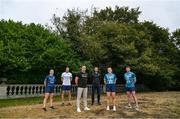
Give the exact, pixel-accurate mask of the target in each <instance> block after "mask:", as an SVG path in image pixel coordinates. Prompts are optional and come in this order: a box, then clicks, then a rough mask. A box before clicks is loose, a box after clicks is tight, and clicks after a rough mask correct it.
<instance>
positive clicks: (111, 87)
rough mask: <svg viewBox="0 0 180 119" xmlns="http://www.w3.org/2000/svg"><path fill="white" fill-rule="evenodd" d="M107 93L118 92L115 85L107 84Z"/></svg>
mask: <svg viewBox="0 0 180 119" xmlns="http://www.w3.org/2000/svg"><path fill="white" fill-rule="evenodd" d="M106 92H116V85H115V84H106Z"/></svg>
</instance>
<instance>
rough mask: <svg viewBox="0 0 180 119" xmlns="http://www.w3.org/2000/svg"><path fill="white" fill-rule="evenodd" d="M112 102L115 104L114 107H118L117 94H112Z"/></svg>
mask: <svg viewBox="0 0 180 119" xmlns="http://www.w3.org/2000/svg"><path fill="white" fill-rule="evenodd" d="M112 102H113V106H116V93H115V92H112Z"/></svg>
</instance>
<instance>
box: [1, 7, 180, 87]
mask: <svg viewBox="0 0 180 119" xmlns="http://www.w3.org/2000/svg"><path fill="white" fill-rule="evenodd" d="M140 14H141V11H139V8H132V9H129V8H128V7H122V8H120V7H118V6H116V7H115V9H112V8H111V7H106V8H105V9H101V10H99V11H98V10H96V9H94V10H93V11H91V15H87V11H80V10H75V9H73V10H68V11H67V13H66V14H65V15H64V16H63V17H62V18H61V17H58V16H57V15H55V14H54V15H53V17H52V19H51V20H52V23H53V25H54V28H55V30H52V29H47V28H44V27H43V26H41V25H36V24H33V23H32V24H22V23H21V22H13V21H11V20H9V21H4V20H1V21H0V61H1V62H0V73H1V76H7V77H9V78H10V79H12V80H10V81H9V83H16V82H18V83H41V82H42V81H41V80H40V79H43V77H44V75H45V74H46V73H47V71H48V69H49V68H54V69H55V72H58V73H60V72H62V71H63V70H64V67H65V66H66V65H69V67H70V69H71V70H72V72H73V73H77V71H79V66H81V65H86V66H88V69H89V70H90V71H91V70H92V67H93V66H99V67H100V68H101V71H102V73H105V71H106V67H107V66H111V67H113V69H114V71H115V72H116V73H118V74H120V77H119V79H120V80H123V73H124V68H125V66H127V65H130V66H131V67H132V70H133V72H135V73H136V74H137V78H138V82H137V83H141V84H145V85H147V86H148V87H149V88H151V89H153V90H179V87H180V86H179V84H180V83H179V78H180V75H179V74H180V62H179V61H180V60H179V59H180V49H179V39H180V30H179V29H177V30H176V31H175V32H173V33H172V34H171V33H169V31H168V30H167V29H165V28H162V27H159V26H158V25H156V24H155V23H153V22H149V21H145V22H139V20H138V18H139V15H140ZM22 73H23V75H22ZM29 74H33V75H29ZM56 75H57V76H58V74H56ZM25 78H26V79H25ZM18 79H21V80H20V81H18ZM29 79H31V80H29ZM119 82H120V83H122V82H123V81H119Z"/></svg>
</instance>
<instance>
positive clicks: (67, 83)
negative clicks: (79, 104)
mask: <svg viewBox="0 0 180 119" xmlns="http://www.w3.org/2000/svg"><path fill="white" fill-rule="evenodd" d="M61 81H62V94H61V98H62V104H61V105H62V106H64V94H65V92H68V99H69V103H68V105H71V103H70V101H71V81H72V74H71V73H70V72H69V67H66V71H65V72H63V73H62V75H61Z"/></svg>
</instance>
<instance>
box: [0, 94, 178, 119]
mask: <svg viewBox="0 0 180 119" xmlns="http://www.w3.org/2000/svg"><path fill="white" fill-rule="evenodd" d="M137 96H138V99H139V106H140V111H135V110H133V109H126V108H125V106H126V105H127V99H126V96H125V95H124V94H118V95H117V104H118V105H117V111H116V112H113V111H106V99H105V96H103V97H102V101H101V102H102V105H100V106H99V105H96V104H95V105H93V106H91V105H90V100H89V107H90V108H91V110H90V111H83V106H81V107H82V112H81V113H77V112H76V101H72V106H60V104H61V102H55V103H54V106H55V108H56V109H55V110H51V109H50V108H48V111H47V112H44V111H43V110H42V105H40V104H37V105H24V106H16V107H7V108H0V117H1V118H5V117H7V118H12V117H13V118H26V117H28V118H52V117H55V118H87V117H88V118H132V117H133V118H148V117H149V118H180V108H179V107H180V92H153V93H138V94H137Z"/></svg>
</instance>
